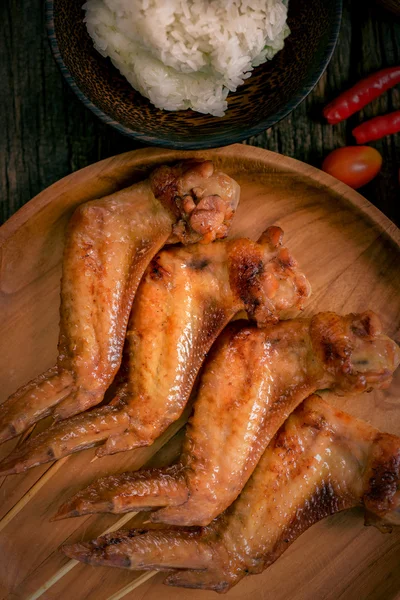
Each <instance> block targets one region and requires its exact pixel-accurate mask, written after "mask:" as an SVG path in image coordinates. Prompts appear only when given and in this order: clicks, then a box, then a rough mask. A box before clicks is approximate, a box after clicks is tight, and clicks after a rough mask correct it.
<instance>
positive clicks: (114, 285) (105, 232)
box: [0, 161, 239, 441]
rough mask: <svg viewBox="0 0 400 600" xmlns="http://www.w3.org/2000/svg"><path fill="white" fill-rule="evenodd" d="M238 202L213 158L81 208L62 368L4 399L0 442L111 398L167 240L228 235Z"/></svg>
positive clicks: (75, 222) (67, 288)
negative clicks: (141, 288) (134, 310)
mask: <svg viewBox="0 0 400 600" xmlns="http://www.w3.org/2000/svg"><path fill="white" fill-rule="evenodd" d="M238 200H239V186H238V184H237V183H236V182H235V181H234V180H233V179H231V178H230V177H228V176H227V175H225V174H224V173H220V172H214V167H213V164H212V162H210V161H205V162H194V161H186V162H183V163H181V164H179V165H177V166H174V167H169V166H163V167H160V168H159V169H156V170H155V171H154V172H153V173H152V175H151V176H150V178H149V179H148V180H146V181H143V182H142V183H138V184H135V185H133V186H131V187H129V188H126V189H123V190H121V191H119V192H117V193H115V194H112V195H111V196H108V197H105V198H101V199H100V200H93V201H90V202H87V203H85V204H82V205H81V206H80V207H79V208H78V209H77V210H76V211H75V213H74V215H73V216H72V218H71V221H70V223H69V228H68V231H67V238H66V245H65V250H64V258H63V274H62V281H61V308H60V335H59V343H58V352H59V356H58V360H57V365H56V367H54V368H52V369H50V371H48V372H47V373H44V374H43V375H40V376H39V377H38V378H36V379H35V380H33V381H32V382H30V383H28V384H27V385H25V386H24V387H22V388H21V389H20V390H18V391H17V392H16V393H15V394H13V395H12V396H11V397H10V398H8V400H6V401H5V402H4V403H3V404H2V411H1V416H0V441H5V440H7V439H9V438H12V437H14V436H16V435H18V434H19V433H21V432H23V431H24V430H25V429H27V427H29V426H30V425H31V424H32V423H35V422H36V421H38V420H39V419H41V418H43V417H45V416H47V415H48V414H50V413H51V412H52V411H53V410H55V414H56V415H57V417H58V418H65V417H68V416H70V415H74V414H76V413H79V412H82V411H83V410H86V409H87V408H90V407H91V406H94V405H96V404H98V403H99V402H100V401H101V400H102V399H103V396H104V393H105V391H106V389H107V387H108V386H109V384H110V383H111V381H112V380H113V378H114V376H115V374H116V373H117V371H118V368H119V366H120V363H121V356H122V349H123V343H124V339H125V332H126V327H127V323H128V317H129V313H130V310H131V306H132V301H133V298H134V295H135V292H136V290H137V287H138V285H139V281H140V279H141V277H142V275H143V273H144V271H145V269H146V267H147V265H148V264H149V262H150V261H151V259H152V258H153V256H154V255H155V254H156V253H157V252H158V250H159V249H160V248H161V247H162V246H163V245H164V244H165V243H166V242H168V243H175V242H183V243H184V244H190V243H194V242H198V241H201V242H204V243H206V242H211V241H213V240H214V239H216V238H220V237H224V236H225V235H226V233H227V230H228V227H229V224H230V222H231V220H232V217H233V214H234V212H235V209H236V206H237V204H238ZM55 407H56V408H55Z"/></svg>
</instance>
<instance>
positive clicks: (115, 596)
mask: <svg viewBox="0 0 400 600" xmlns="http://www.w3.org/2000/svg"><path fill="white" fill-rule="evenodd" d="M157 573H158V571H148V572H147V573H143V575H140V577H137V579H135V580H134V581H132V582H131V583H128V585H126V586H125V587H123V588H122V589H121V590H119V592H116V593H115V594H113V595H112V596H109V597H108V598H107V600H120V598H123V597H124V596H126V595H127V594H129V592H132V591H133V590H135V589H136V588H138V587H139V586H140V585H142V583H145V582H146V581H147V580H148V579H150V578H151V577H154V575H157Z"/></svg>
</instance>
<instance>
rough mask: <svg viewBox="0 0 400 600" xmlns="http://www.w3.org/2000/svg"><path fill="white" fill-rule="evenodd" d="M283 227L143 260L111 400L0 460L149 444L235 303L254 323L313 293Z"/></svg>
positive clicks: (20, 462)
mask: <svg viewBox="0 0 400 600" xmlns="http://www.w3.org/2000/svg"><path fill="white" fill-rule="evenodd" d="M282 235H283V233H282V230H281V229H280V228H278V227H270V228H268V229H267V230H266V231H265V232H264V234H263V235H262V236H261V238H260V240H259V242H257V243H256V242H252V241H250V240H248V239H238V240H232V241H226V240H225V241H219V242H215V243H214V244H209V245H208V246H204V245H193V246H188V247H182V248H170V249H166V250H163V251H162V252H160V253H159V254H158V256H157V257H156V258H155V259H154V260H153V261H152V263H151V264H150V265H149V267H148V269H147V272H146V274H145V276H144V278H143V281H142V282H141V284H140V286H139V289H138V292H137V295H136V298H135V302H134V305H133V309H132V314H131V318H130V321H129V325H128V332H127V340H126V343H125V357H124V361H123V365H124V366H123V369H122V372H121V374H120V375H121V379H122V380H123V381H124V383H122V384H121V385H120V387H119V390H118V392H117V395H116V397H115V399H114V401H113V402H112V403H111V405H109V406H105V407H101V408H97V409H94V410H93V411H91V412H89V413H84V414H81V415H77V416H75V417H73V418H72V419H68V420H65V421H62V422H60V423H57V424H56V425H54V426H53V427H51V428H50V429H48V430H47V431H45V432H43V433H41V434H39V435H38V436H36V437H33V438H31V439H30V440H29V441H28V442H27V443H26V444H24V445H22V446H21V447H20V448H19V449H18V450H16V451H15V452H14V453H13V454H12V455H11V456H10V457H9V458H7V459H6V460H5V461H3V463H1V464H0V471H1V472H3V473H11V472H19V471H22V470H25V469H27V468H29V467H31V466H34V465H36V464H40V463H43V462H47V461H49V460H53V459H55V458H61V457H62V456H65V455H67V454H70V453H71V452H75V451H77V450H81V449H83V448H88V447H90V446H93V445H97V444H100V443H104V441H106V444H105V445H104V446H101V447H100V448H99V450H98V454H100V455H104V454H110V453H115V452H119V451H122V450H127V449H131V448H134V447H137V446H143V445H149V444H151V443H152V442H153V441H154V440H155V439H156V438H157V437H158V436H159V435H161V433H162V432H163V431H164V430H165V429H166V428H167V427H168V425H170V424H171V423H172V422H173V421H175V420H176V419H178V417H179V416H180V415H181V413H182V411H183V409H184V407H185V405H186V403H187V400H188V398H189V395H190V392H191V389H192V386H193V384H194V381H195V378H196V376H197V373H198V371H199V369H200V367H201V364H202V362H203V360H204V358H205V355H206V353H207V352H208V350H209V349H210V347H211V344H212V342H213V341H214V340H215V338H216V337H217V335H218V334H219V333H220V331H221V329H222V328H223V327H224V326H225V325H226V324H227V322H228V321H229V320H230V319H231V318H232V317H233V316H234V315H235V313H237V312H238V311H240V310H243V309H244V310H246V311H247V313H248V315H249V316H250V318H252V319H254V320H255V321H257V323H258V324H259V325H265V324H266V323H267V322H271V321H272V322H274V321H277V320H278V315H279V314H281V312H282V311H284V310H286V309H289V308H300V307H301V306H302V303H303V302H304V300H305V298H307V297H308V295H309V293H310V288H309V284H308V282H307V280H306V278H305V277H304V275H303V274H302V273H300V272H299V271H298V270H297V268H296V267H297V265H296V262H295V260H294V259H293V258H292V256H291V255H290V254H289V252H288V250H287V248H285V247H283V246H282Z"/></svg>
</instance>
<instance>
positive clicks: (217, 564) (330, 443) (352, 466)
mask: <svg viewBox="0 0 400 600" xmlns="http://www.w3.org/2000/svg"><path fill="white" fill-rule="evenodd" d="M358 505H361V506H363V507H364V509H365V515H366V524H373V525H375V526H377V527H379V528H380V529H381V530H382V531H386V530H390V528H391V527H392V526H393V525H400V438H398V437H396V436H394V435H389V434H386V433H381V432H380V431H378V430H377V429H374V428H373V427H371V426H370V425H368V424H367V423H365V422H363V421H360V420H357V419H354V418H353V417H351V416H350V415H348V414H346V413H344V412H341V411H338V410H336V409H334V408H333V407H331V406H330V405H329V404H327V403H326V402H324V401H323V400H322V399H321V398H320V397H319V396H311V397H310V398H308V399H307V400H306V401H305V402H303V404H301V405H300V406H299V407H298V408H297V410H296V411H295V412H294V413H293V414H292V415H291V416H290V417H289V418H288V419H287V421H286V422H285V424H284V425H283V426H282V428H281V429H280V431H279V432H278V433H277V434H276V435H275V437H274V438H273V440H272V441H271V443H270V444H269V446H268V448H267V450H266V451H265V452H264V454H263V456H262V458H261V460H260V462H259V463H258V466H257V468H256V469H255V471H254V473H253V475H252V477H251V478H250V480H249V481H248V483H247V485H246V487H245V488H244V490H243V492H242V493H241V495H240V497H239V498H238V500H236V502H235V503H234V504H233V505H232V506H231V507H230V508H229V509H228V510H227V511H225V513H224V514H222V515H221V516H220V517H218V518H217V519H216V520H215V521H213V522H212V523H211V525H209V526H208V527H202V528H197V529H194V530H185V529H178V530H176V529H165V530H161V531H160V530H158V531H146V530H131V531H127V532H123V531H122V532H116V533H111V534H109V535H106V536H104V537H100V538H98V539H97V540H94V541H91V542H86V543H80V544H72V545H69V546H64V548H63V550H64V552H65V553H66V554H67V556H69V557H71V558H74V559H76V560H80V561H82V562H85V563H89V564H91V565H102V566H112V567H123V568H126V569H140V570H142V569H145V570H146V569H157V570H160V571H172V573H171V574H170V575H169V576H168V577H167V579H166V580H165V583H166V584H167V585H173V586H182V587H189V588H202V589H211V590H215V591H216V592H226V591H228V590H229V589H230V588H232V587H233V586H234V585H235V584H236V583H238V582H239V581H240V580H241V579H242V578H243V577H245V576H246V575H248V574H254V573H261V572H262V571H263V570H264V569H266V568H267V567H268V566H269V565H271V564H272V563H273V562H275V560H276V559H277V558H279V556H280V555H281V554H282V553H283V552H284V551H285V550H286V548H288V547H289V546H290V544H291V543H292V542H294V541H295V540H296V539H297V538H298V537H299V536H300V535H301V533H303V532H304V531H305V530H307V529H308V528H309V527H310V526H311V525H312V524H314V523H316V522H317V521H320V520H321V519H323V518H324V517H326V516H328V515H332V514H334V513H336V512H339V511H341V510H344V509H347V508H351V507H353V506H358Z"/></svg>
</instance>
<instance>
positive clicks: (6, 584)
mask: <svg viewBox="0 0 400 600" xmlns="http://www.w3.org/2000/svg"><path fill="white" fill-rule="evenodd" d="M183 156H184V157H188V156H201V157H209V158H212V159H213V160H214V161H215V163H216V164H217V166H218V167H220V168H222V169H224V170H226V171H227V172H228V173H229V174H230V175H232V176H234V177H235V178H236V179H237V180H238V181H239V183H240V184H241V186H242V198H241V204H240V208H239V210H238V213H237V215H236V217H235V222H234V226H233V231H232V234H233V235H237V234H243V235H247V236H249V237H252V238H256V237H258V235H259V234H260V233H261V231H262V230H263V229H264V228H265V227H266V226H267V225H271V224H273V223H277V224H279V225H280V226H281V227H282V228H283V229H284V231H285V239H286V242H287V243H288V245H289V247H290V248H291V249H292V251H293V253H294V254H295V255H296V256H297V257H298V260H299V262H300V264H301V266H302V267H303V268H304V270H305V272H306V273H307V275H308V277H309V279H310V281H311V284H312V287H313V296H312V300H311V302H310V304H309V306H308V308H307V311H306V312H307V313H309V314H310V313H313V312H316V311H321V310H335V311H338V312H340V313H345V312H349V311H359V310H364V309H366V308H371V309H373V310H375V311H376V312H377V313H378V314H379V315H380V317H381V318H382V321H383V324H384V328H385V330H386V332H387V333H388V334H389V335H391V336H392V337H394V338H395V339H397V340H399V326H400V277H399V275H400V273H399V265H400V251H399V246H400V235H399V231H398V230H397V228H396V227H395V225H393V223H391V222H390V221H389V220H388V219H387V218H386V217H385V216H384V215H382V213H380V212H379V211H378V210H377V209H375V208H374V207H373V206H371V205H370V204H369V203H368V202H367V201H366V200H365V199H364V198H363V197H362V196H360V195H359V194H357V193H356V192H354V191H352V190H350V189H349V188H348V187H346V186H345V185H343V184H341V183H340V182H338V181H336V180H335V179H333V178H331V177H330V176H328V175H326V174H324V173H322V172H320V171H318V170H317V169H315V168H313V167H310V166H308V165H305V164H303V163H301V162H298V161H295V160H292V159H289V158H285V157H283V156H280V155H278V154H274V153H272V152H267V151H265V150H260V149H257V148H252V147H250V146H243V145H235V146H230V147H228V148H224V149H219V150H213V151H203V152H187V153H183V152H177V151H172V150H159V149H146V150H139V151H135V152H130V153H127V154H123V155H121V156H117V157H115V158H110V159H107V160H104V161H102V162H100V163H97V164H95V165H92V166H90V167H87V168H86V169H83V170H82V171H79V172H77V173H74V174H73V175H70V176H68V177H66V178H65V179H62V180H61V181H59V182H58V183H56V184H54V185H53V186H51V187H50V188H49V189H47V190H45V191H44V192H42V193H41V194H39V196H37V197H36V198H34V199H33V200H32V201H31V202H30V203H29V204H27V205H26V206H24V207H23V208H22V209H21V210H20V211H19V212H18V213H17V214H16V215H14V216H13V217H12V218H11V219H10V220H9V221H8V222H7V223H6V224H5V225H4V226H3V227H2V228H1V229H0V250H1V267H0V268H1V271H0V310H1V321H0V356H1V357H2V360H1V366H0V385H1V390H2V392H1V393H2V397H4V398H6V397H7V395H8V394H9V393H11V392H13V391H14V390H15V389H16V388H17V387H18V386H19V385H20V384H22V383H24V382H26V381H27V380H29V379H30V378H31V377H33V376H34V375H36V374H37V373H40V372H41V371H44V370H45V369H47V368H48V367H50V366H51V365H52V364H53V363H54V360H55V357H56V342H57V333H58V305H59V280H60V274H61V254H62V249H63V242H64V231H65V226H66V223H67V221H68V218H69V217H70V215H71V213H72V211H73V209H74V208H75V207H76V206H77V205H78V204H80V203H81V202H83V201H86V200H89V199H92V198H96V197H99V196H102V195H104V194H108V193H110V192H112V191H114V190H116V189H118V188H120V187H123V186H124V185H127V184H128V183H129V182H131V181H134V180H139V179H141V178H143V177H144V176H145V175H146V174H147V173H148V171H150V170H151V169H152V168H153V167H154V166H155V165H157V164H160V163H163V162H168V161H173V160H176V159H178V158H181V157H183ZM399 375H400V373H397V376H396V377H395V380H394V381H393V384H392V386H391V388H390V390H389V391H386V392H376V393H372V394H369V395H363V396H360V397H357V398H354V399H351V400H345V399H343V398H342V399H340V398H332V401H333V402H335V403H336V404H337V405H338V406H341V407H344V408H345V409H346V410H348V411H349V412H351V413H352V414H354V415H356V416H360V417H363V418H365V419H367V420H368V421H370V422H371V423H372V424H373V425H375V426H376V427H379V428H381V429H382V430H384V431H389V432H392V433H396V434H397V435H400V399H399V392H400V376H399ZM182 423H183V421H181V422H180V423H178V424H176V425H174V426H173V427H172V429H170V430H169V431H168V432H167V433H166V435H165V436H164V439H163V440H161V441H158V442H157V443H156V444H154V446H152V447H150V448H144V449H139V450H136V451H132V452H127V453H124V454H121V455H116V456H113V457H112V456H111V457H107V458H103V459H101V460H94V461H93V458H94V452H93V450H87V451H85V452H82V453H80V454H77V455H75V456H72V457H67V458H65V459H63V460H62V461H59V462H58V463H55V464H54V465H52V466H50V467H49V466H48V465H44V466H42V467H38V468H36V469H33V470H31V471H29V472H28V473H26V474H22V475H14V476H10V477H8V478H6V479H5V480H4V481H2V482H0V484H2V485H1V488H0V499H1V500H0V530H1V532H0V556H1V560H0V591H1V594H0V597H1V598H13V599H27V598H31V599H34V598H38V597H42V598H46V599H57V600H70V599H71V598H74V599H75V598H76V599H77V600H82V599H84V598H89V599H94V598H95V599H96V600H109V599H110V598H113V599H114V600H116V599H117V598H120V597H122V596H121V595H120V594H119V592H120V590H121V589H125V591H126V590H129V589H131V588H132V582H133V583H134V582H135V580H136V582H141V581H142V579H137V578H138V577H139V578H140V577H141V574H140V573H135V572H129V571H123V570H118V569H106V568H96V569H95V568H92V567H88V566H85V565H81V564H78V565H77V564H75V563H74V561H68V559H67V558H66V557H65V556H64V555H63V554H62V553H61V552H59V551H58V547H59V545H60V544H62V543H63V542H64V541H65V540H68V541H75V540H80V539H90V538H92V537H94V536H96V535H99V534H101V533H103V532H104V531H105V530H106V529H107V528H108V527H112V526H113V525H115V524H116V523H118V524H119V525H118V526H121V522H125V523H127V522H128V520H129V519H130V518H131V517H130V515H129V516H126V515H125V516H124V517H123V518H122V519H121V518H118V517H116V516H115V515H114V516H113V515H103V516H99V517H81V518H79V519H69V520H66V521H60V522H56V523H50V522H49V519H50V517H51V516H52V515H53V514H54V513H55V511H56V508H57V507H58V506H59V505H60V503H61V502H62V501H63V500H65V499H66V498H68V497H69V496H70V495H71V494H72V493H74V492H75V491H77V490H78V489H80V488H82V487H83V486H84V485H86V484H87V483H89V482H90V481H92V480H93V479H94V478H95V477H98V476H99V475H101V474H106V473H110V472H116V471H124V470H127V469H130V468H138V467H139V466H141V465H142V464H144V463H145V462H146V461H147V460H149V459H150V458H151V457H152V456H153V455H154V454H155V452H156V450H157V449H159V448H160V447H161V445H162V442H164V441H165V440H166V439H167V438H171V437H172V436H173V434H174V432H176V431H177V430H178V429H179V426H181V425H182ZM181 438H182V434H179V433H178V434H177V435H175V436H174V437H173V438H172V440H171V442H170V443H169V444H168V445H167V446H165V447H164V448H163V449H162V450H161V452H159V453H158V455H157V456H156V457H155V459H154V461H153V462H154V464H158V463H160V462H163V461H167V460H171V459H172V458H173V457H174V456H175V455H176V453H177V451H178V449H179V443H180V440H181ZM13 445H15V442H9V443H8V444H7V445H5V446H3V447H2V448H1V449H0V452H1V453H2V454H3V455H4V454H5V453H6V452H8V451H9V450H10V449H11V447H12V446H13ZM140 518H141V517H140V516H139V517H136V518H134V519H133V520H132V521H131V522H130V524H132V523H133V522H138V520H139V521H140ZM399 555H400V532H396V533H392V534H391V535H383V534H381V533H379V531H377V530H376V529H373V528H364V527H363V519H362V512H361V510H360V511H359V510H353V511H348V512H346V513H343V514H340V515H336V516H334V517H331V518H328V519H326V520H325V521H323V522H321V523H319V524H317V525H316V526H314V527H313V528H312V529H310V530H309V531H308V532H306V533H305V534H304V535H303V536H302V537H301V538H300V539H299V540H297V542H296V543H295V544H294V545H293V546H291V547H290V548H289V550H288V551H287V552H286V553H285V554H284V555H283V556H282V557H281V558H280V559H279V560H278V561H277V562H276V563H275V564H274V565H273V566H272V567H270V568H269V569H267V571H265V572H264V573H263V574H262V575H257V576H253V577H248V578H246V579H245V580H243V581H242V582H241V583H240V584H239V585H238V586H237V587H235V588H234V589H233V590H232V591H231V592H229V593H228V595H227V596H226V597H227V598H232V599H233V598H236V599H239V598H240V599H246V598H249V599H250V598H251V600H255V599H261V598H263V599H266V598H271V599H274V600H279V599H282V600H283V599H285V600H286V599H287V598H291V599H292V600H293V599H300V598H307V599H313V600H314V599H318V600H321V599H322V598H324V599H330V600H336V599H337V598H339V597H340V598H341V599H348V600H354V599H355V598H363V599H366V598H373V599H374V600H376V599H377V598H382V599H385V600H388V599H389V598H395V597H398V594H399V593H400V568H399V566H400V565H399ZM146 576H147V577H148V574H147V575H146ZM161 581H162V575H156V576H155V577H153V578H151V579H148V580H147V581H146V582H145V583H143V584H142V585H141V587H137V588H136V590H135V592H134V593H132V594H131V595H130V596H129V597H130V598H138V599H139V598H140V599H142V600H160V599H163V600H167V599H174V600H175V599H176V600H183V599H188V600H196V599H199V600H207V599H210V600H211V599H212V598H216V596H215V593H214V592H204V591H189V590H183V589H178V588H167V587H165V586H162V585H161Z"/></svg>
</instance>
